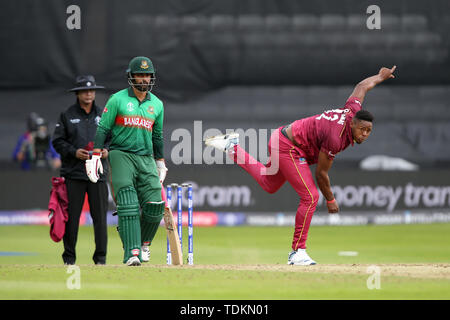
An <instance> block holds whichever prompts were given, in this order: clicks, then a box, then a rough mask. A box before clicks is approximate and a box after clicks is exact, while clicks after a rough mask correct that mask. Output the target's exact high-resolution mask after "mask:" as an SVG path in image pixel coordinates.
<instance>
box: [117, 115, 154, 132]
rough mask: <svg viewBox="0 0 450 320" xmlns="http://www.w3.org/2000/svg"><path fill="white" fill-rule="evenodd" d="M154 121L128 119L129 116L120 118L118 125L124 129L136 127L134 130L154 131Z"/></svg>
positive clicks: (136, 118)
mask: <svg viewBox="0 0 450 320" xmlns="http://www.w3.org/2000/svg"><path fill="white" fill-rule="evenodd" d="M153 123H154V122H153V120H152V119H146V118H142V117H137V116H134V117H127V116H118V117H117V118H116V124H117V125H119V126H122V127H134V128H142V129H146V130H150V131H151V130H152V127H153Z"/></svg>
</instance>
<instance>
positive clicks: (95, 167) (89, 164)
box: [85, 152, 103, 183]
mask: <svg viewBox="0 0 450 320" xmlns="http://www.w3.org/2000/svg"><path fill="white" fill-rule="evenodd" d="M101 158H102V154H101V153H99V152H98V153H97V152H94V153H93V154H92V158H91V159H89V160H86V163H85V166H86V173H87V176H88V178H89V180H91V181H92V182H93V183H97V181H98V179H99V178H100V175H99V173H98V172H99V171H100V173H103V165H102V160H100V159H101Z"/></svg>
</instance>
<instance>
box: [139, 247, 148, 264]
mask: <svg viewBox="0 0 450 320" xmlns="http://www.w3.org/2000/svg"><path fill="white" fill-rule="evenodd" d="M141 260H142V262H149V261H150V248H149V247H148V246H146V245H144V246H142V247H141Z"/></svg>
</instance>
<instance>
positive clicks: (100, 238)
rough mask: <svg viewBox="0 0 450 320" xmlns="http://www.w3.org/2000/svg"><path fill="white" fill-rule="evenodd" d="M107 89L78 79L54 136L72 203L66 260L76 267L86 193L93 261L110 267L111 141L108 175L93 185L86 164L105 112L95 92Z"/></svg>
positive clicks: (87, 79) (89, 77)
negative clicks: (97, 102) (109, 198)
mask: <svg viewBox="0 0 450 320" xmlns="http://www.w3.org/2000/svg"><path fill="white" fill-rule="evenodd" d="M103 88H104V87H103V86H99V85H97V84H96V83H95V78H94V77H93V76H92V75H86V76H78V77H77V78H76V85H75V87H74V88H72V89H70V90H69V91H70V92H75V95H76V97H77V100H76V103H75V104H74V105H72V106H71V107H69V108H68V109H67V110H66V111H64V112H62V113H61V114H60V116H59V119H58V123H57V124H56V127H55V133H54V136H53V146H54V148H55V150H56V151H57V152H58V153H59V154H60V155H61V160H62V166H61V170H60V175H61V176H62V177H64V178H65V181H66V186H67V197H68V200H69V208H68V214H69V219H68V221H67V223H66V231H65V234H64V238H63V241H64V253H63V254H62V258H63V261H64V264H75V260H76V253H75V247H76V243H77V238H78V227H79V223H80V215H81V210H82V208H83V203H84V199H85V195H86V193H87V195H88V200H89V208H90V213H91V217H92V221H93V224H94V235H95V252H94V255H93V257H92V258H93V260H94V263H95V264H105V263H106V247H107V222H106V213H107V210H108V186H107V183H106V177H107V176H108V165H107V161H106V158H107V157H108V151H107V148H108V146H109V140H110V139H109V137H108V142H107V143H106V144H105V148H104V149H103V150H102V164H103V168H104V172H103V174H102V175H101V176H100V179H99V181H98V182H97V183H92V182H91V181H90V180H89V179H88V177H87V175H86V169H85V160H87V159H89V158H90V155H91V154H92V150H93V147H94V143H93V141H94V137H95V133H96V131H97V125H98V123H99V121H100V118H101V116H102V112H103V108H100V107H99V106H97V105H96V104H95V90H97V89H103Z"/></svg>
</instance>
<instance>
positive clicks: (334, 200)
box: [327, 198, 336, 203]
mask: <svg viewBox="0 0 450 320" xmlns="http://www.w3.org/2000/svg"><path fill="white" fill-rule="evenodd" d="M333 202H336V198H334V199H333V200H330V201H328V200H327V203H333Z"/></svg>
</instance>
